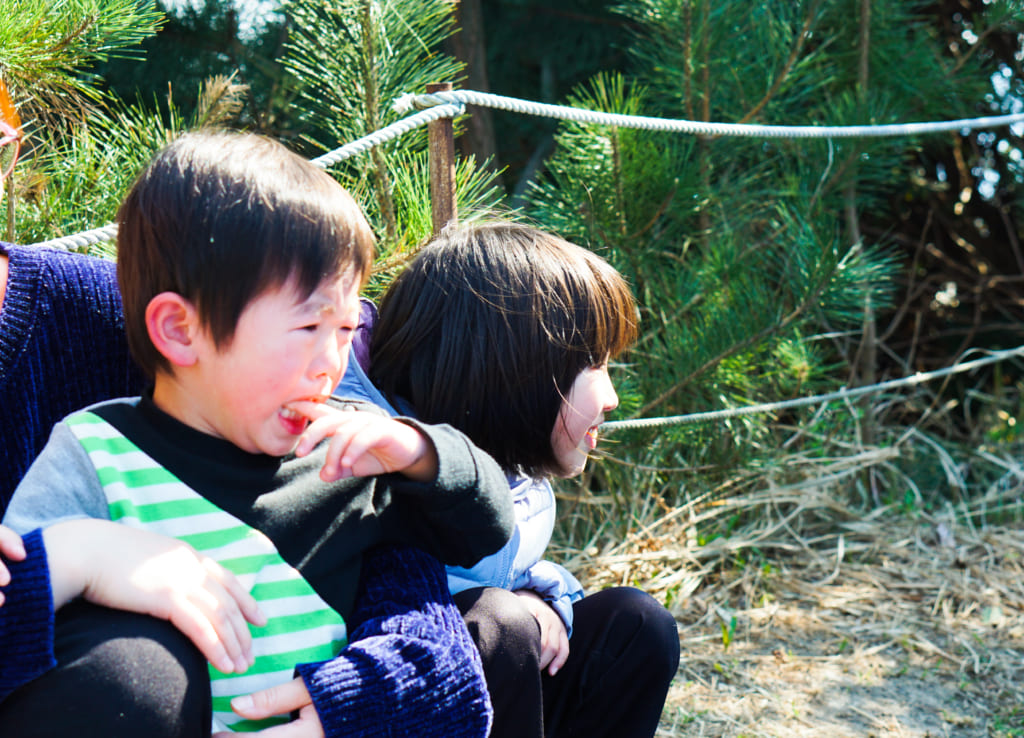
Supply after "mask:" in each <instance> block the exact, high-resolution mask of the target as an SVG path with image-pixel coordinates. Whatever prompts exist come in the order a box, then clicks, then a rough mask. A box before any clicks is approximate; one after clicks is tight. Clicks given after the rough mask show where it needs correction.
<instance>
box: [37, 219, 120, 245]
mask: <svg viewBox="0 0 1024 738" xmlns="http://www.w3.org/2000/svg"><path fill="white" fill-rule="evenodd" d="M115 238H117V223H111V224H110V225H105V226H103V227H102V228H93V229H92V230H91V231H82V232H81V233H76V234H74V235H71V236H64V237H62V238H54V239H51V240H49V241H40V242H39V243H37V244H33V245H34V246H49V247H50V248H57V249H64V250H65V251H67V250H68V249H72V248H74V249H80V248H84V247H85V246H92V245H93V244H95V243H106V242H107V241H113V240H114V239H115Z"/></svg>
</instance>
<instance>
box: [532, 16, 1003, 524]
mask: <svg viewBox="0 0 1024 738" xmlns="http://www.w3.org/2000/svg"><path fill="white" fill-rule="evenodd" d="M1007 5H1010V4H1003V3H993V4H992V7H991V8H990V9H988V10H987V11H986V12H983V13H981V14H980V15H979V16H978V18H977V19H976V22H977V23H979V24H981V23H987V24H995V25H996V26H999V25H1000V24H1002V26H1003V27H1005V25H1006V23H1007V22H1009V21H1012V20H1013V17H1014V13H1016V14H1017V15H1019V11H1011V10H1010V9H1008V8H1007V7H1006V6H1007ZM928 9H929V8H928V7H927V6H926V5H925V4H923V3H920V2H913V1H911V0H887V2H884V3H883V2H877V1H876V2H872V1H871V0H768V1H767V2H762V3H756V4H754V5H752V4H751V3H749V2H746V1H745V0H629V1H627V2H625V3H623V4H622V5H621V7H620V8H619V10H620V11H621V12H622V13H623V14H624V15H625V17H626V18H627V19H628V20H629V21H630V23H631V26H632V28H633V29H634V31H635V39H634V41H633V43H632V44H631V45H630V53H631V60H632V62H631V66H630V67H629V69H628V70H627V72H626V74H625V75H621V76H620V75H616V74H599V75H597V76H596V77H595V78H594V79H592V80H591V81H590V82H589V83H588V84H585V85H583V86H581V87H580V88H578V89H577V90H576V91H575V92H574V93H573V95H572V96H571V99H570V102H571V103H572V104H574V105H578V106H581V107H587V108H592V109H599V110H605V111H609V112H618V113H632V114H641V115H650V116H659V117H667V118H686V119H690V120H704V121H723V122H742V123H765V124H790V125H813V124H818V125H852V124H865V123H898V122H909V121H927V120H945V119H950V118H958V117H965V118H967V117H974V116H977V115H982V114H988V113H989V112H990V111H989V110H987V109H985V105H984V100H985V95H986V92H988V91H989V90H990V87H989V76H990V75H991V72H992V69H991V66H989V67H987V68H986V62H985V59H984V58H983V55H980V54H977V55H973V56H971V55H961V56H959V57H954V56H951V55H950V54H949V53H947V49H946V48H945V47H944V45H943V39H942V38H939V37H937V35H936V34H935V32H934V31H935V29H934V26H935V23H934V15H928V14H926V11H927V10H928ZM556 141H557V147H556V152H555V154H554V155H553V156H552V157H551V158H550V159H549V160H548V161H547V162H546V166H547V171H546V173H545V175H544V176H543V177H541V178H540V179H539V180H538V181H537V182H536V183H535V185H534V187H533V188H532V190H531V191H530V192H529V193H528V200H529V207H528V212H529V213H530V214H531V215H532V216H533V217H535V218H537V219H538V220H539V221H540V222H542V223H544V224H545V225H546V226H548V227H550V228H552V229H554V230H556V231H558V232H560V233H562V234H563V235H565V236H566V237H568V238H571V239H575V240H577V241H579V242H581V243H585V244H587V245H588V246H590V247H591V248H593V249H594V250H596V251H598V252H599V253H602V254H604V255H605V256H607V257H608V258H609V259H610V260H611V261H612V262H613V263H614V264H615V265H616V266H617V267H618V268H619V269H620V270H621V271H622V272H623V273H624V274H626V275H627V276H628V277H629V279H630V281H631V282H632V284H633V286H634V288H635V290H636V292H637V295H638V298H639V301H640V303H641V305H642V317H641V324H642V338H641V340H640V343H639V345H638V347H637V349H636V350H635V351H634V352H633V353H632V355H631V359H630V364H629V366H628V367H624V368H623V371H621V372H620V373H619V381H620V385H621V386H623V387H624V389H625V391H624V393H621V394H623V395H624V398H623V399H624V402H623V403H622V406H621V410H622V411H624V413H625V415H627V416H628V415H640V416H651V415H656V416H661V415H673V414H682V413H689V412H695V411H701V410H711V409H719V408H722V407H729V406H732V405H746V404H750V403H753V402H764V401H773V400H782V399H787V398H791V397H794V396H801V395H805V394H812V393H814V392H816V391H827V390H833V389H836V388H837V387H839V386H842V385H846V384H851V383H853V384H857V383H869V382H872V381H874V380H875V379H876V378H877V377H876V375H875V374H874V368H875V366H876V365H877V357H876V356H875V355H874V351H875V349H876V346H877V344H876V341H875V337H874V333H873V331H874V323H875V318H876V314H877V311H878V310H880V309H883V308H885V307H886V306H887V305H888V304H889V301H890V299H891V295H892V291H893V287H894V280H895V279H896V277H897V275H898V274H899V263H898V262H899V259H898V252H897V251H896V250H895V249H894V248H893V243H892V241H890V240H888V239H887V238H886V235H885V234H884V233H883V234H878V233H877V231H874V232H872V234H871V235H867V234H866V233H865V232H864V230H863V229H862V227H861V224H862V222H874V223H877V222H878V221H879V219H880V215H881V214H883V213H885V212H890V213H891V212H892V210H891V207H892V202H893V201H894V200H896V199H897V198H899V197H901V196H902V195H903V193H904V192H905V189H906V177H905V176H904V175H901V174H900V172H904V171H906V170H907V169H908V166H910V165H911V164H912V163H913V162H914V161H915V159H916V158H917V156H918V154H919V152H920V151H921V149H922V147H923V146H924V145H925V144H924V142H923V140H922V139H912V138H907V137H899V138H884V139H881V138H862V139H836V140H831V141H830V140H826V139H812V140H789V139H763V138H757V137H754V138H736V137H726V136H721V137H692V136H681V135H677V134H664V133H651V132H647V131H635V130H629V129H617V128H612V127H597V126H583V125H578V124H574V123H566V124H562V125H561V126H560V127H559V132H558V134H557V138H556ZM882 217H884V216H882ZM908 369H909V368H908ZM872 412H873V410H872V406H871V405H870V404H865V405H863V406H860V408H859V409H858V410H857V411H856V412H855V413H852V414H851V415H852V416H853V417H852V418H851V419H852V421H853V422H854V423H855V427H854V428H853V429H852V430H851V429H850V428H847V430H846V431H843V432H848V433H851V432H852V433H857V434H861V439H860V440H862V441H866V442H869V443H870V442H871V441H872V440H874V439H873V436H872V434H873V433H874V423H873V418H872ZM812 413H813V409H812V410H811V411H807V412H806V413H796V414H795V415H793V414H787V416H785V418H784V420H785V421H786V422H787V423H789V422H793V421H796V422H800V418H802V417H803V418H811V417H812ZM841 414H842V413H841ZM620 417H621V413H620ZM826 417H827V416H826ZM772 420H773V418H772V417H771V416H767V417H765V416H761V417H757V418H748V419H745V420H733V421H727V422H720V423H716V424H714V425H711V426H704V427H693V428H689V427H683V428H675V429H667V430H661V431H657V432H650V431H643V432H638V433H629V434H625V433H624V434H622V436H621V439H620V443H619V445H617V446H614V447H613V448H614V450H613V454H614V455H616V456H625V457H628V458H629V459H630V461H631V463H634V464H635V463H639V464H641V465H649V466H651V467H658V468H663V469H664V468H668V467H688V468H694V467H697V466H700V465H708V464H710V465H711V466H712V468H714V469H718V470H720V473H721V474H725V473H727V470H734V469H735V468H737V465H744V464H750V463H752V462H753V463H756V464H765V463H771V462H770V460H771V459H773V458H775V457H777V456H778V451H777V450H776V449H777V447H778V445H779V444H780V443H781V442H782V440H783V439H784V438H785V436H783V435H781V434H779V433H778V432H777V431H774V430H773V428H772V425H771V421H772ZM775 420H778V418H775ZM836 422H838V421H836ZM836 422H833V423H832V424H831V425H827V426H825V427H824V430H823V429H822V428H818V429H817V431H816V432H825V433H830V432H833V431H836V432H838V431H839V428H838V425H836ZM652 439H653V440H652ZM790 450H793V449H792V448H791V449H790ZM597 473H598V474H599V475H603V476H605V477H607V476H608V475H612V477H613V478H610V479H604V481H600V480H599V481H598V482H597V483H598V486H599V487H605V488H608V489H611V490H616V491H617V492H618V493H619V494H622V495H624V497H625V502H624V503H623V504H624V505H626V508H627V509H629V507H630V506H633V505H636V504H639V503H640V502H641V501H642V500H643V498H644V496H645V495H647V494H648V493H649V490H650V489H652V486H653V488H654V489H659V488H660V485H663V484H666V481H667V480H668V479H669V478H670V477H669V476H666V474H664V473H661V474H659V473H658V472H651V473H648V474H642V473H639V472H636V473H634V474H632V475H629V474H618V473H617V472H613V471H611V470H610V467H609V465H602V466H601V467H600V470H599V471H598V472H597ZM713 477H714V475H712V477H710V478H709V479H713ZM592 483H593V480H592ZM672 488H674V489H675V490H676V491H678V489H679V487H678V484H675V485H669V487H668V488H667V489H669V496H670V497H671V496H672V495H674V494H675V493H674V492H672V491H671V490H672Z"/></svg>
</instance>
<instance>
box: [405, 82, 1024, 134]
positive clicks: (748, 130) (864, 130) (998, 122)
mask: <svg viewBox="0 0 1024 738" xmlns="http://www.w3.org/2000/svg"><path fill="white" fill-rule="evenodd" d="M451 103H466V104H468V105H480V106H482V107H488V108H495V109H498V110H508V111H511V112H513V113H522V114H524V115H536V116H541V117H545V118H559V119H561V120H571V121H576V122H577V123H594V124H597V125H606V126H618V127H620V128H641V129H644V130H650V131H669V132H674V133H691V134H695V135H701V136H746V137H751V136H757V137H761V138H865V137H883V136H912V135H917V134H921V133H938V132H941V131H964V130H973V129H976V128H998V127H999V126H1006V125H1010V124H1012V123H1020V122H1024V113H1014V114H1012V115H995V116H989V117H985V118H963V119H961V120H947V121H937V122H931V123H894V124H889V125H864V126H764V125H753V124H740V123H707V122H702V121H693V120H683V119H671V118H651V117H647V116H642V115H623V114H621V113H601V112H598V111H594V110H585V109H583V108H571V107H568V106H565V105H549V104H547V103H538V102H532V101H530V100H520V99H518V98H514V97H504V96H502V95H494V94H491V93H489V92H475V91H473V90H453V91H451V92H434V93H430V94H426V95H412V94H406V95H402V96H400V97H399V98H398V99H397V100H395V109H396V110H399V111H400V112H401V111H404V110H407V109H410V108H413V107H418V108H427V107H430V106H433V105H445V104H451Z"/></svg>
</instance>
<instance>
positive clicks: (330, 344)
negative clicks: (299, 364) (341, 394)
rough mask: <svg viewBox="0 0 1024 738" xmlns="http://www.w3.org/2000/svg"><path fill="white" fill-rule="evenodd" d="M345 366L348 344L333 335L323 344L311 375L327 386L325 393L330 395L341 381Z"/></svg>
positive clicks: (346, 363) (346, 364)
mask: <svg viewBox="0 0 1024 738" xmlns="http://www.w3.org/2000/svg"><path fill="white" fill-rule="evenodd" d="M347 366H348V342H347V341H343V340H342V339H341V338H340V337H339V336H338V335H337V334H335V335H333V336H331V337H330V338H328V339H327V340H326V341H325V342H324V346H323V350H322V351H321V352H320V356H319V357H318V360H317V362H316V364H315V366H314V371H313V373H314V375H315V376H316V377H317V378H318V379H322V380H323V381H324V383H325V384H327V385H328V387H327V393H328V394H330V392H332V391H333V390H334V386H335V385H336V384H337V383H338V382H339V381H341V375H342V374H344V373H345V368H346V367H347Z"/></svg>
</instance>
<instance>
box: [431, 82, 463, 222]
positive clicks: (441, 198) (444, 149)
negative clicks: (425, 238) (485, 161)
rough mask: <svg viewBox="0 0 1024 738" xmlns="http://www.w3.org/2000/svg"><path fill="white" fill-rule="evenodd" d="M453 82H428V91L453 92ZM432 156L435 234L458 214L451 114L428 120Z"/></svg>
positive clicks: (432, 196) (432, 219) (432, 199)
mask: <svg viewBox="0 0 1024 738" xmlns="http://www.w3.org/2000/svg"><path fill="white" fill-rule="evenodd" d="M451 89H452V84H451V82H440V83H437V84H432V85H427V92H428V93H431V92H450V91H451ZM427 137H428V140H429V146H430V148H429V157H430V204H431V208H430V213H431V221H432V223H433V227H434V235H435V236H436V235H437V234H438V233H440V232H441V229H442V228H444V227H445V226H446V225H447V224H448V223H450V222H453V221H455V219H456V217H457V215H458V214H457V213H456V208H455V133H454V127H453V125H452V119H451V118H440V119H438V120H435V121H432V122H430V123H427Z"/></svg>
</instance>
